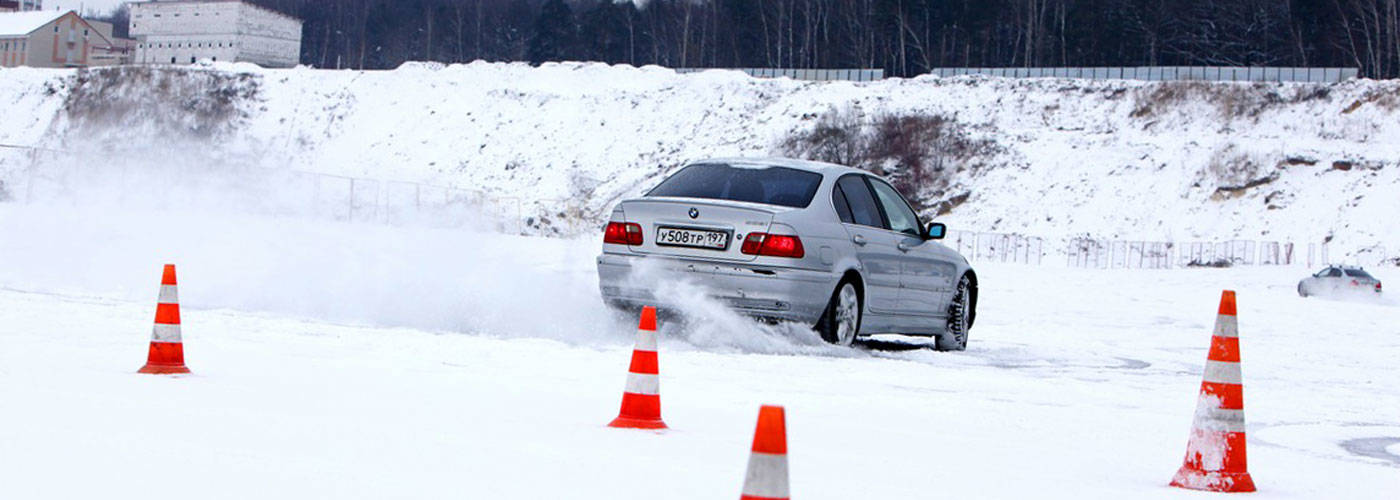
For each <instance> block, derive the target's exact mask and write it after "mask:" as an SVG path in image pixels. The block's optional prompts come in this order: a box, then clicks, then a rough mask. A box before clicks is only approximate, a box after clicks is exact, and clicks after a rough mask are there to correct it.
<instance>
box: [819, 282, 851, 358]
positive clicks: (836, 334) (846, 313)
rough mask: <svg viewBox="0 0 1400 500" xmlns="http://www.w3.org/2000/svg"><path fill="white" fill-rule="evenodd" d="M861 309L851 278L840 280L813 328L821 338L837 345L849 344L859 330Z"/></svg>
mask: <svg viewBox="0 0 1400 500" xmlns="http://www.w3.org/2000/svg"><path fill="white" fill-rule="evenodd" d="M861 311H862V308H861V298H860V290H859V289H857V288H856V284H855V282H853V281H852V280H842V281H841V282H840V283H838V284H837V285H836V290H835V291H833V292H831V300H830V301H828V302H827V304H826V311H824V312H822V317H821V318H819V319H818V320H817V325H816V327H814V328H815V329H816V330H817V333H818V334H820V335H821V337H822V340H825V341H827V342H830V343H832V344H836V345H839V346H850V345H851V344H853V343H855V341H856V336H857V333H859V332H860V320H861Z"/></svg>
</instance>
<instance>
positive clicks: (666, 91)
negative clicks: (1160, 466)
mask: <svg viewBox="0 0 1400 500" xmlns="http://www.w3.org/2000/svg"><path fill="white" fill-rule="evenodd" d="M1397 89H1400V84H1397V82H1395V81H1369V80H1355V81H1348V82H1343V83H1338V84H1330V85H1315V84H1293V83H1284V84H1267V83H1259V84H1246V83H1199V82H1198V83H1185V82H1166V83H1162V82H1132V81H1088V80H1073V79H998V78H984V77H959V78H934V77H921V78H915V79H889V80H885V81H880V82H873V83H859V84H858V83H851V82H796V81H791V80H786V79H755V78H750V77H748V76H746V75H743V74H742V73H738V72H729V71H709V72H703V73H697V74H688V75H678V74H676V73H674V72H673V71H671V70H668V69H664V68H658V67H645V68H632V67H627V66H607V65H601V64H574V63H569V64H546V65H544V66H542V67H539V68H532V67H529V66H527V65H523V64H488V63H483V62H478V63H472V64H467V65H452V66H440V65H430V64H408V65H405V66H404V67H402V68H399V69H398V70H394V71H370V72H360V71H328V70H314V69H307V68H298V69H291V70H261V69H257V68H254V67H250V66H246V65H227V64H221V65H216V66H214V67H213V69H209V70H185V69H157V70H151V69H149V68H138V69H132V68H128V69H125V70H120V72H118V70H104V71H101V72H90V73H83V74H80V75H75V73H73V72H72V71H58V70H35V69H28V68H20V69H3V70H0V109H4V113H5V119H4V120H0V144H11V145H21V146H38V147H42V148H48V149H51V150H54V151H58V152H59V153H52V154H50V153H46V154H45V155H41V157H42V158H44V159H45V163H44V165H46V167H45V168H41V169H39V171H38V174H39V175H46V174H49V173H51V172H49V170H53V169H62V168H64V167H68V168H80V169H81V170H80V171H79V174H78V175H80V176H91V175H109V176H122V175H125V171H122V172H115V173H114V172H111V170H115V169H120V168H125V167H126V166H128V165H130V164H142V163H147V164H149V163H158V164H162V165H165V164H170V163H183V164H198V165H209V166H212V167H214V168H243V167H248V166H261V167H267V168H277V169H296V170H306V171H315V172H321V173H328V174H338V175H350V176H357V177H362V178H369V179H382V180H398V181H412V182H422V183H430V184H435V185H442V186H448V187H453V188H461V189H466V190H481V191H484V192H486V193H488V194H490V195H491V196H494V197H496V198H498V199H501V200H505V202H506V203H511V204H517V205H519V206H520V207H521V208H520V209H519V211H520V212H521V213H523V214H524V215H525V216H526V217H527V218H534V219H535V220H538V218H539V217H547V218H548V219H550V220H551V222H550V223H548V224H545V226H553V229H558V227H557V226H558V225H559V219H561V215H562V216H563V217H562V218H571V217H574V218H576V217H582V218H584V219H587V220H588V221H590V222H597V220H599V219H600V218H601V217H603V216H605V215H606V214H607V213H608V211H609V209H610V208H611V206H612V204H613V203H615V202H616V200H617V199H619V198H621V197H625V196H630V195H634V194H636V193H638V192H639V191H641V190H643V189H645V188H647V187H650V186H651V185H654V184H655V182H656V181H657V180H658V179H659V178H660V176H662V175H664V174H666V173H668V172H669V171H672V170H673V169H675V168H677V167H679V166H680V165H682V164H683V163H684V162H687V161H693V160H696V159H700V158H706V157H715V156H739V155H744V156H753V155H772V154H780V153H783V148H782V147H781V146H782V143H783V141H784V140H785V139H787V138H788V137H790V136H792V135H793V134H794V133H798V132H802V131H807V130H810V129H812V127H813V126H814V125H815V124H816V123H818V122H819V121H820V117H821V116H823V115H824V114H827V113H829V112H832V111H850V112H852V113H854V114H855V115H856V116H858V117H860V118H861V119H865V120H871V119H874V118H876V117H879V116H882V115H886V114H917V115H921V116H935V115H937V116H943V117H946V118H949V119H950V122H949V123H951V125H949V126H950V127H953V128H956V129H957V130H959V131H961V132H965V133H967V134H968V135H969V136H970V137H973V138H976V139H981V140H986V141H989V142H990V143H991V144H993V145H994V146H995V147H994V148H992V149H993V150H994V151H995V152H992V153H987V154H984V155H980V156H977V157H975V158H970V159H968V160H966V161H960V162H954V164H953V165H951V167H950V168H951V171H950V172H948V173H947V180H948V185H947V186H946V187H945V188H939V189H935V188H932V187H930V188H929V189H926V190H925V191H924V192H923V193H921V197H922V198H924V200H925V201H927V202H928V203H930V204H931V205H932V204H936V203H938V202H947V201H951V200H955V199H964V198H965V200H964V201H963V202H962V203H961V204H958V205H956V206H955V207H953V208H952V211H951V213H948V214H946V216H945V217H944V219H945V220H946V221H947V222H949V223H951V224H952V225H953V226H954V228H956V229H966V230H971V231H998V232H1016V233H1022V234H1028V235H1032V236H1042V237H1045V238H1046V239H1047V240H1049V241H1051V242H1052V244H1053V245H1054V246H1055V248H1056V249H1058V248H1059V247H1060V246H1062V245H1061V244H1062V243H1063V242H1064V241H1065V240H1066V239H1068V238H1071V237H1075V236H1088V237H1092V238H1100V239H1132V240H1149V241H1177V242H1187V241H1194V240H1232V239H1249V240H1269V241H1293V242H1295V243H1299V244H1303V245H1304V246H1306V245H1307V244H1309V243H1321V242H1322V241H1323V240H1324V239H1327V238H1329V237H1330V238H1331V240H1332V256H1333V257H1334V260H1352V259H1354V258H1355V257H1356V255H1357V252H1358V251H1359V250H1362V249H1367V248H1370V249H1372V251H1370V252H1367V253H1366V254H1365V255H1366V257H1365V258H1364V259H1360V260H1361V261H1362V262H1364V263H1367V264H1370V263H1373V262H1375V261H1378V260H1380V258H1379V257H1380V256H1382V255H1384V256H1386V257H1393V256H1396V254H1400V241H1397V240H1396V236H1395V235H1397V234H1400V225H1397V224H1400V222H1397V220H1400V219H1396V218H1395V217H1393V216H1392V214H1394V213H1396V212H1397V211H1400V197H1396V196H1395V195H1394V193H1395V192H1396V191H1397V190H1400V164H1397V161H1396V158H1400V98H1397V97H1396V95H1397ZM26 154H27V153H24V152H17V151H13V150H7V149H3V148H0V182H8V183H9V184H11V186H12V187H11V191H13V192H14V196H16V197H19V193H20V192H22V191H23V189H21V188H19V187H17V186H20V185H23V184H25V182H26V181H25V180H24V176H25V174H27V173H28V172H27V171H26V170H25V169H26V168H27V167H28V163H27V162H28V158H27V156H26ZM173 158H174V159H178V160H177V161H176V160H172V159H173ZM74 165H78V166H77V167H75V166H74ZM187 175H188V176H189V177H191V178H200V179H202V178H203V177H204V175H205V174H203V173H196V174H187ZM384 190H387V187H385V188H384ZM379 191H380V190H379V189H377V188H376V189H370V190H369V192H367V193H365V194H366V195H369V196H379ZM579 226H580V227H590V226H589V225H588V224H580V225H579ZM544 229H549V227H546V228H544Z"/></svg>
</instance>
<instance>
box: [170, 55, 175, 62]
mask: <svg viewBox="0 0 1400 500" xmlns="http://www.w3.org/2000/svg"><path fill="white" fill-rule="evenodd" d="M170 64H175V58H174V57H173V56H172V57H171V58H170Z"/></svg>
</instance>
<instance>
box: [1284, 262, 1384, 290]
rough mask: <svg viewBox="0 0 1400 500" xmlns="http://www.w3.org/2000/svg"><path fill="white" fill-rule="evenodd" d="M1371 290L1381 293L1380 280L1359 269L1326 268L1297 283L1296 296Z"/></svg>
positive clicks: (1344, 267)
mask: <svg viewBox="0 0 1400 500" xmlns="http://www.w3.org/2000/svg"><path fill="white" fill-rule="evenodd" d="M1372 290H1374V291H1375V293H1381V280H1378V279H1376V278H1375V277H1374V276H1371V274H1370V273H1368V272H1366V270H1365V269H1362V268H1359V267H1346V266H1328V267H1327V268H1326V269H1323V270H1321V271H1318V272H1317V274H1314V275H1312V276H1309V277H1307V278H1304V279H1303V281H1299V282H1298V295H1300V296H1303V297H1308V296H1311V295H1329V294H1339V293H1356V292H1368V293H1369V292H1371V291H1372Z"/></svg>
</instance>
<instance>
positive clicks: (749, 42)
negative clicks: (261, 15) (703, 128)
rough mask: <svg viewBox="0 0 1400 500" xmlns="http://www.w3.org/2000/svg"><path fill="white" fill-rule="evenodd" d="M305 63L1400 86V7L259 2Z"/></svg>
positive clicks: (947, 0) (843, 0)
mask: <svg viewBox="0 0 1400 500" xmlns="http://www.w3.org/2000/svg"><path fill="white" fill-rule="evenodd" d="M252 1H253V2H254V3H257V4H261V5H263V6H266V7H269V8H272V9H275V10H279V11H282V12H286V13H289V14H292V15H295V16H297V17H300V18H301V19H303V20H305V32H304V42H303V54H302V62H303V63H306V64H311V65H315V66H318V67H329V68H335V67H348V68H371V69H372V68H392V67H396V66H397V65H399V64H401V63H403V62H404V61H440V62H466V61H472V60H476V59H485V60H491V61H530V62H534V63H539V62H543V61H558V60H592V61H605V62H609V63H628V64H633V65H643V64H660V65H665V66H671V67H785V68H855V67H860V68H883V69H885V71H886V72H887V74H890V75H894V76H912V75H917V74H921V73H924V72H926V71H927V70H928V69H929V68H933V67H941V66H973V67H1001V66H1013V67H1033V66H1138V65H1222V66H1250V65H1253V66H1261V65H1270V66H1348V67H1357V68H1360V69H1361V72H1362V74H1363V75H1365V76H1370V77H1397V76H1400V0H647V1H642V0H635V1H628V0H622V1H620V2H619V1H617V0H252Z"/></svg>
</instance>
